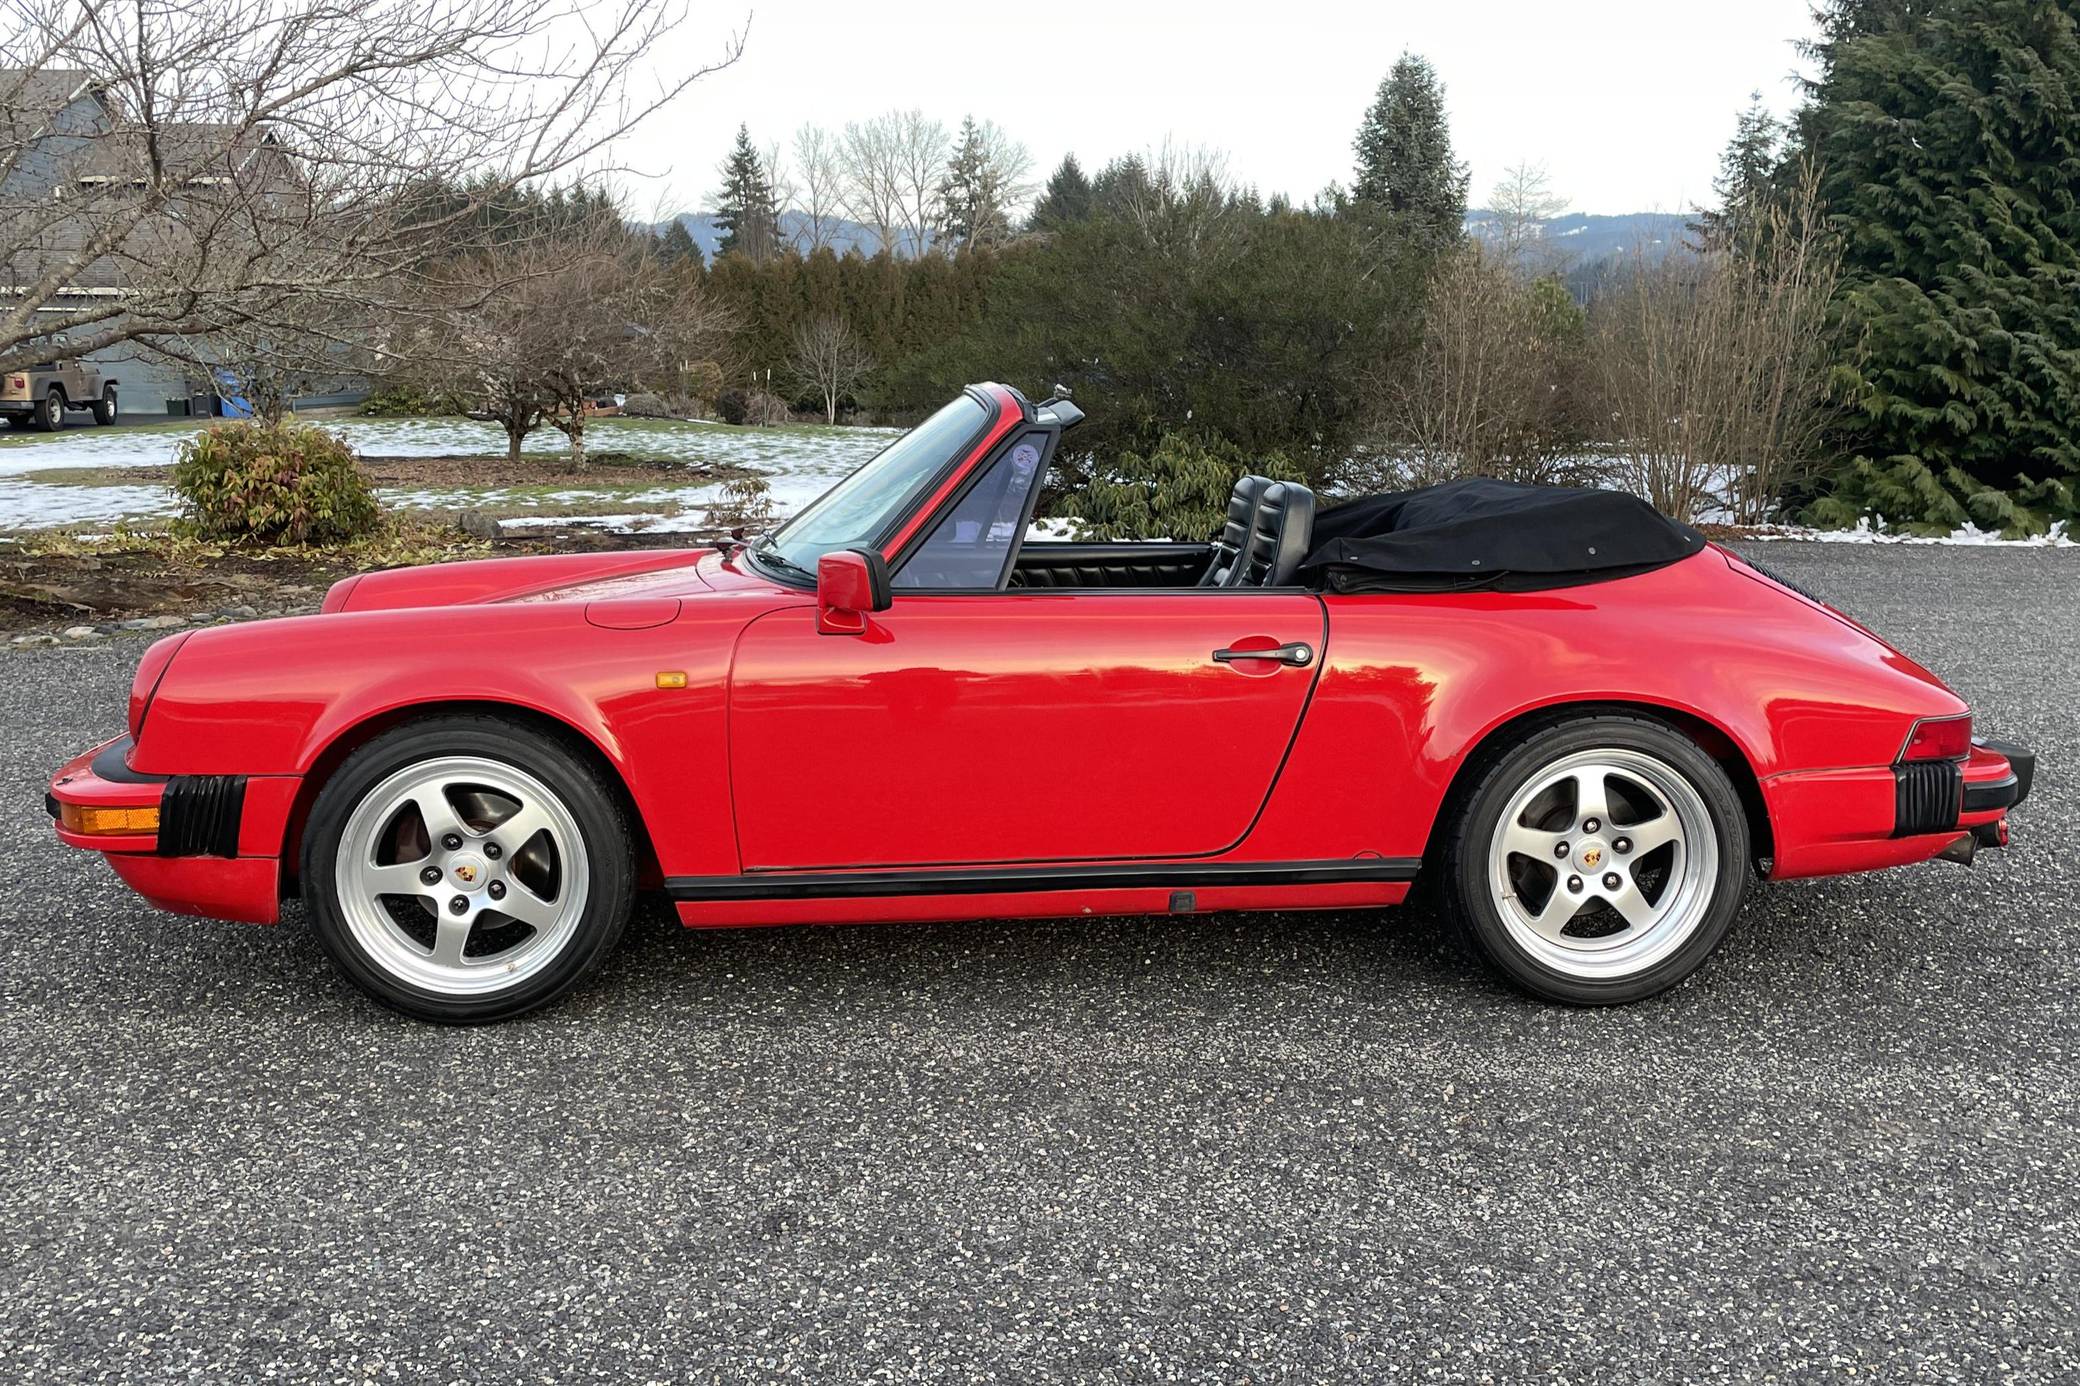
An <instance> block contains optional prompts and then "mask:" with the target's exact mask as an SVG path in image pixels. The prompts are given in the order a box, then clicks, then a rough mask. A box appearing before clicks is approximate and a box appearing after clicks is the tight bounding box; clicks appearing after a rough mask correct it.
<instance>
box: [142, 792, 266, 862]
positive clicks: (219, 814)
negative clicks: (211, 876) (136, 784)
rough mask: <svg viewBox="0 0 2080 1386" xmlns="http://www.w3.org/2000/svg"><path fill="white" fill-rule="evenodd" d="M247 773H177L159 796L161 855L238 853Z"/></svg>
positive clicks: (224, 854)
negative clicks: (245, 774)
mask: <svg viewBox="0 0 2080 1386" xmlns="http://www.w3.org/2000/svg"><path fill="white" fill-rule="evenodd" d="M245 807H246V777H245V776H244V775H175V776H173V777H172V778H171V779H169V780H167V781H166V792H165V793H164V794H163V795H161V796H160V799H159V855H160V856H162V857H235V856H237V855H238V824H239V819H240V818H241V817H243V816H244V814H245Z"/></svg>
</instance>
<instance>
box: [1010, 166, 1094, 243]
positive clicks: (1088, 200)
mask: <svg viewBox="0 0 2080 1386" xmlns="http://www.w3.org/2000/svg"><path fill="white" fill-rule="evenodd" d="M1091 208H1092V194H1091V180H1090V179H1088V178H1086V177H1084V175H1083V165H1082V164H1079V163H1077V162H1076V156H1075V155H1074V154H1064V155H1063V156H1062V162H1061V164H1060V165H1059V166H1058V167H1057V168H1056V169H1055V171H1054V175H1053V176H1052V177H1051V178H1049V179H1048V180H1047V191H1045V192H1043V193H1041V194H1040V201H1039V202H1037V203H1036V204H1034V206H1033V216H1032V219H1031V220H1030V221H1028V222H1027V223H1026V225H1027V227H1028V228H1029V229H1031V230H1034V231H1057V230H1060V229H1061V228H1062V227H1064V226H1069V225H1072V224H1074V223H1076V222H1079V221H1088V220H1090V215H1091Z"/></svg>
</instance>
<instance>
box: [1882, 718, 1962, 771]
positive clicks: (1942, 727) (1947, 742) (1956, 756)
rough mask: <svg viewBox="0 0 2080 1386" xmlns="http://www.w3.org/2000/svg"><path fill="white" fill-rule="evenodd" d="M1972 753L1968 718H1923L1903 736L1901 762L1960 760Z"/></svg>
mask: <svg viewBox="0 0 2080 1386" xmlns="http://www.w3.org/2000/svg"><path fill="white" fill-rule="evenodd" d="M1971 753H1972V718H1971V714H1969V713H1967V714H1966V715H1964V716H1963V717H1924V718H1922V719H1921V720H1920V721H1919V722H1916V723H1915V724H1914V730H1912V731H1910V732H1908V733H1907V746H1906V749H1905V750H1903V751H1901V752H1900V753H1899V758H1900V759H1901V760H1963V759H1964V758H1965V757H1966V756H1968V755H1970V754H1971Z"/></svg>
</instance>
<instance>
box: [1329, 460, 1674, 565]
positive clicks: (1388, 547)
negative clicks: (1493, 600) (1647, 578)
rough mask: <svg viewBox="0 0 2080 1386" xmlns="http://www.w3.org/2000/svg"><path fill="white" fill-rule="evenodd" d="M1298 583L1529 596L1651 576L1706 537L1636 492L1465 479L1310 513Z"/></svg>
mask: <svg viewBox="0 0 2080 1386" xmlns="http://www.w3.org/2000/svg"><path fill="white" fill-rule="evenodd" d="M1313 543H1314V547H1313V549H1312V550H1311V551H1310V552H1309V553H1308V555H1307V557H1306V559H1305V560H1303V561H1302V563H1301V565H1300V580H1301V581H1303V582H1305V583H1308V584H1309V585H1311V586H1316V587H1328V588H1330V589H1332V590H1334V591H1338V592H1457V591H1475V590H1481V589H1487V590H1493V591H1504V592H1526V591H1534V590H1537V589H1539V588H1546V587H1571V586H1575V585H1578V584H1580V583H1586V582H1604V581H1608V580H1609V579H1611V578H1620V577H1629V576H1631V575H1632V574H1634V573H1643V572H1647V571H1649V570H1651V569H1654V568H1659V567H1662V566H1663V565H1665V564H1669V563H1674V562H1676V561H1677V560H1678V559H1683V558H1688V557H1689V556H1690V555H1692V554H1694V553H1698V552H1701V551H1702V550H1703V548H1704V546H1705V539H1704V536H1703V535H1701V534H1699V533H1698V532H1697V531H1696V530H1694V529H1692V528H1690V526H1688V525H1685V524H1678V523H1677V522H1676V521H1674V520H1671V519H1669V518H1668V517H1667V516H1665V515H1663V514H1661V513H1660V512H1659V511H1657V510H1656V509H1654V507H1653V506H1651V505H1648V504H1647V503H1646V502H1645V501H1643V500H1641V499H1640V498H1639V497H1637V496H1631V495H1626V494H1624V493H1623V492H1619V491H1597V490H1589V489H1585V488H1579V487H1572V486H1527V485H1524V484H1523V483H1521V482H1515V481H1496V480H1492V479H1490V478H1488V477H1470V478H1467V479H1466V480H1463V481H1447V482H1445V483H1443V484H1442V485H1438V486H1425V487H1423V488H1421V489H1420V490H1415V491H1396V492H1393V493H1391V494H1388V495H1383V496H1365V497H1361V498H1360V499H1358V500H1354V501H1350V502H1347V503H1346V504H1343V505H1339V506H1335V507H1333V508H1332V509H1329V510H1325V511H1323V512H1322V513H1321V514H1320V515H1319V516H1317V517H1316V519H1315V524H1314V540H1313Z"/></svg>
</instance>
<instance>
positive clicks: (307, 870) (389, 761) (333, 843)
mask: <svg viewBox="0 0 2080 1386" xmlns="http://www.w3.org/2000/svg"><path fill="white" fill-rule="evenodd" d="M455 755H470V756H481V757H483V758H485V759H487V760H496V761H501V762H503V763H505V764H507V765H511V766H513V767H514V768H516V769H518V770H523V771H525V772H526V773H528V774H530V775H533V776H535V777H536V778H537V779H539V780H541V781H542V782H543V783H544V784H545V785H547V786H548V787H549V789H550V790H551V791H552V792H554V793H555V794H556V796H557V797H558V798H560V799H561V800H562V801H563V803H564V806H565V807H566V808H568V809H569V810H570V813H571V816H572V817H573V818H574V819H576V821H577V824H578V830H579V832H580V833H581V834H582V835H583V837H584V841H585V859H586V870H587V872H588V874H589V881H588V889H587V895H586V905H585V912H584V915H583V916H582V918H581V919H580V921H579V924H578V927H577V930H576V931H575V932H574V934H573V935H572V937H571V940H570V942H569V943H568V944H567V945H566V946H565V947H564V950H563V952H562V953H561V954H560V955H558V956H557V957H556V958H555V959H553V960H552V961H551V962H550V963H549V964H548V965H546V966H544V967H543V968H542V969H541V970H540V971H538V972H536V973H534V974H533V975H532V976H530V977H528V978H527V980H526V981H524V982H522V983H520V984H518V985H516V986H514V987H513V988H512V989H510V990H506V991H497V992H492V993H488V994H481V995H473V996H466V997H462V996H450V995H446V994H444V993H441V992H438V991H432V990H429V989H426V988H423V987H419V986H416V985H414V984H412V983H409V982H405V981H403V980H400V979H399V978H397V977H395V976H393V975H391V974H390V973H389V972H387V971H385V970H384V969H383V968H382V967H380V966H379V965H378V964H376V963H375V962H374V961H373V960H372V959H371V958H370V957H369V956H368V954H367V953H366V952H365V951H364V950H363V948H362V947H361V945H360V943H359V942H358V941H357V940H356V939H355V937H354V932H353V929H352V927H351V926H350V925H349V924H348V922H347V920H346V916H345V913H344V912H343V911H342V909H341V908H340V903H339V898H338V894H337V890H338V885H337V879H336V876H337V866H338V862H339V847H340V838H341V835H342V833H343V831H344V830H345V827H346V824H347V820H348V818H349V817H350V816H351V815H352V813H353V811H354V809H355V808H356V806H358V805H359V804H360V802H361V800H362V799H363V798H364V797H365V796H366V795H367V794H368V793H369V791H370V790H372V789H374V788H375V787H376V786H377V785H378V784H380V783H382V782H383V781H384V780H385V779H387V778H388V777H389V776H391V775H393V774H395V773H396V772H397V771H399V770H402V769H404V768H406V767H407V766H410V765H413V764H416V763H418V762H420V761H423V760H431V759H435V758H438V757H442V756H455ZM301 867H302V886H303V899H304V905H305V907H306V909H307V910H308V911H309V913H310V919H311V927H312V930H313V932H314V933H315V934H316V935H317V938H318V942H319V944H320V945H321V946H322V947H323V948H324V949H325V952H326V953H327V955H328V956H330V957H331V958H332V960H333V962H334V963H335V964H336V965H337V966H338V967H339V969H340V970H341V971H342V972H344V973H345V974H346V975H347V977H348V978H349V979H350V980H351V981H353V982H354V984H355V985H356V986H359V987H360V988H361V989H362V990H363V991H366V992H367V993H368V994H369V995H371V996H373V997H374V998H375V999H376V1000H378V1001H380V1002H382V1003H383V1004H384V1005H386V1006H389V1007H391V1008H392V1009H394V1010H398V1011H402V1012H403V1013H405V1014H407V1015H411V1016H415V1017H417V1018H419V1019H422V1020H434V1021H442V1022H447V1023H451V1024H475V1023H482V1022H486V1021H495V1020H504V1019H508V1018H510V1017H512V1016H516V1015H519V1014H521V1013H523V1012H525V1011H530V1010H533V1009H535V1008H536V1007H539V1006H543V1005H547V1004H548V1003H549V1002H551V1001H554V1000H556V999H557V998H558V997H560V996H562V995H563V994H564V993H565V992H567V991H569V990H570V989H571V988H572V987H574V986H576V985H577V984H578V983H579V981H581V980H582V979H583V978H584V977H585V975H586V974H587V973H588V972H590V971H591V970H592V969H593V968H594V967H596V966H598V964H599V963H600V961H601V960H602V959H603V958H604V957H605V956H606V954H607V952H608V951H609V950H611V949H612V947H613V946H614V943H615V942H616V941H617V940H618V939H619V938H620V936H621V931H622V927H623V925H624V924H625V923H626V922H627V919H628V915H629V911H630V907H631V904H632V901H633V895H634V879H635V868H634V862H633V856H632V852H631V849H630V846H629V833H628V827H627V822H626V820H625V818H624V816H623V814H622V812H621V809H620V807H619V805H618V804H617V803H616V802H615V799H614V796H613V794H612V793H611V792H610V791H609V789H608V787H607V786H606V785H605V784H603V783H602V782H601V780H600V777H599V775H598V773H597V772H596V771H594V770H593V769H592V767H591V766H589V765H587V764H586V763H585V762H584V761H583V760H582V759H580V758H579V757H578V756H576V755H574V754H573V753H572V752H571V751H570V750H568V749H567V748H565V747H564V746H562V745H560V744H558V743H557V742H556V741H555V740H553V739H551V738H549V737H545V736H542V735H540V734H539V733H536V732H533V731H531V730H529V729H528V728H525V727H522V726H520V725H518V724H516V723H509V722H504V721H501V720H499V719H494V718H454V719H441V720H437V721H427V722H421V723H415V724H411V725H409V726H406V727H402V728H399V729H397V730H395V731H391V732H387V733H385V734H384V735H382V736H379V737H377V738H376V739H375V740H373V741H371V742H369V743H368V744H367V745H365V746H363V747H361V748H360V749H358V750H356V751H355V752H354V753H353V754H352V755H350V756H348V757H347V759H346V760H345V761H344V762H343V763H342V764H341V765H340V767H339V769H338V770H337V771H335V772H334V773H333V775H332V777H331V778H330V779H329V780H328V781H327V782H326V784H325V787H324V789H323V790H321V791H320V792H319V794H318V797H317V800H316V802H315V803H314V804H313V805H312V807H311V814H310V818H309V821H308V822H307V823H306V825H305V828H304V834H303V853H302V862H301Z"/></svg>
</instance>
